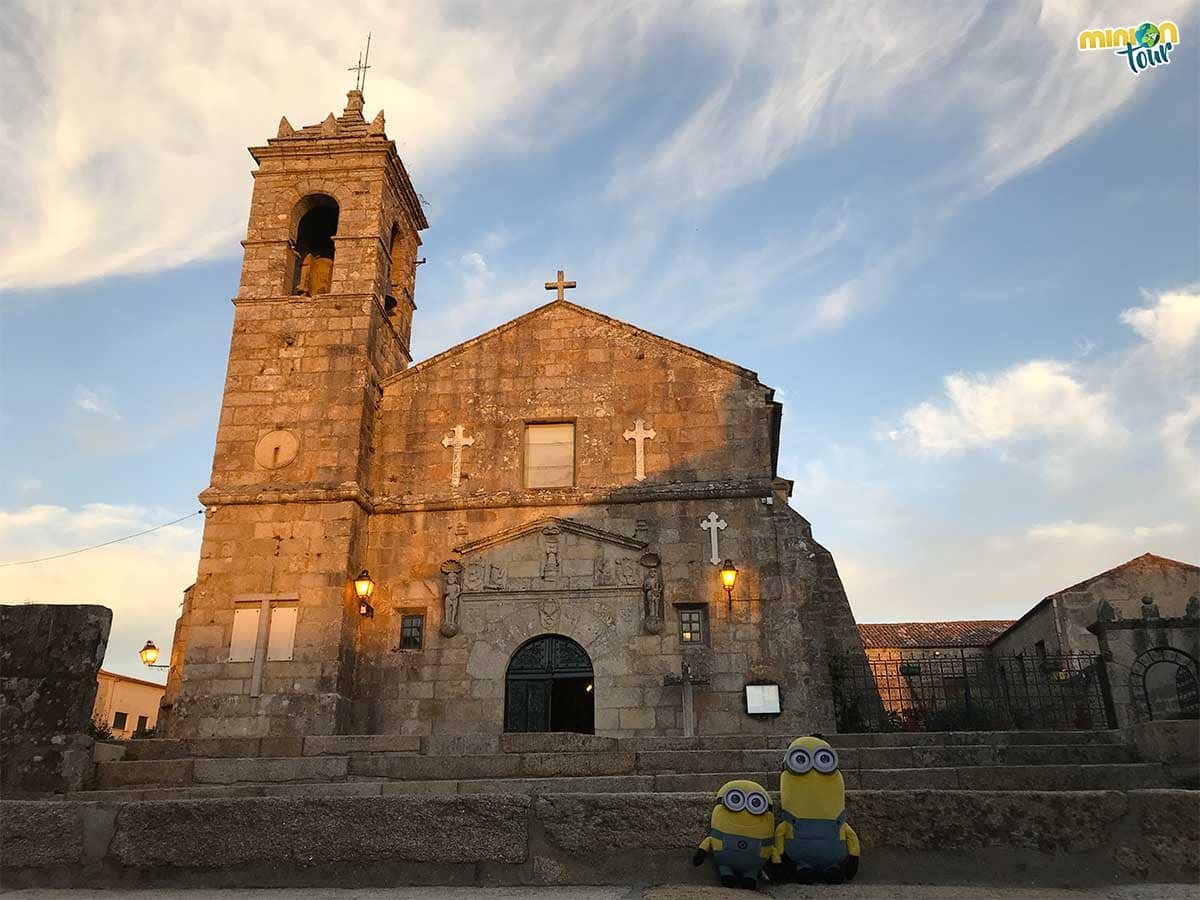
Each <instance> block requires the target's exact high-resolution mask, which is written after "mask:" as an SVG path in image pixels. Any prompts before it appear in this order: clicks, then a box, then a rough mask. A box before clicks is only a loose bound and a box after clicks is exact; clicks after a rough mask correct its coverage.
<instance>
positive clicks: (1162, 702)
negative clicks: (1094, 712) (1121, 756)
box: [1089, 617, 1200, 728]
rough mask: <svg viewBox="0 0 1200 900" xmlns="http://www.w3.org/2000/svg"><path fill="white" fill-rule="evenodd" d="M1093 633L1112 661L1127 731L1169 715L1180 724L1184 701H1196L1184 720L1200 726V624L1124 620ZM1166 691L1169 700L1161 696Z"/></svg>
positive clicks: (1116, 702)
mask: <svg viewBox="0 0 1200 900" xmlns="http://www.w3.org/2000/svg"><path fill="white" fill-rule="evenodd" d="M1089 630H1090V631H1091V632H1092V633H1093V634H1094V635H1096V637H1097V639H1098V641H1099V645H1100V652H1101V653H1102V654H1103V655H1104V658H1105V660H1106V661H1107V670H1108V678H1109V684H1110V689H1111V696H1112V702H1113V706H1114V707H1115V712H1116V717H1117V723H1118V725H1119V726H1120V727H1121V728H1130V727H1132V726H1133V725H1135V724H1137V723H1138V722H1146V721H1150V720H1153V719H1156V718H1163V717H1164V715H1170V716H1173V717H1176V718H1178V717H1180V710H1179V708H1178V707H1179V701H1180V700H1183V702H1184V703H1188V702H1189V700H1190V710H1184V711H1183V714H1182V717H1185V718H1188V719H1191V720H1192V724H1193V726H1194V725H1195V724H1196V720H1197V719H1200V703H1197V695H1198V693H1200V619H1198V618H1191V617H1176V618H1152V619H1119V620H1117V621H1112V622H1096V623H1095V624H1093V625H1092V627H1091V628H1090V629H1089ZM1177 678H1178V680H1177ZM1163 690H1165V692H1166V693H1167V695H1168V696H1156V692H1158V691H1163ZM1188 695H1190V697H1189V696H1188Z"/></svg>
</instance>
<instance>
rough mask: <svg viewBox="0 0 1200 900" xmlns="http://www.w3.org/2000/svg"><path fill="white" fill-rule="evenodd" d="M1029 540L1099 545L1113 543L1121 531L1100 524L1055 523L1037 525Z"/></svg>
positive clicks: (1030, 531)
mask: <svg viewBox="0 0 1200 900" xmlns="http://www.w3.org/2000/svg"><path fill="white" fill-rule="evenodd" d="M1028 535H1029V538H1030V539H1031V540H1034V541H1047V540H1049V541H1084V542H1086V543H1097V542H1102V541H1111V540H1113V539H1114V538H1118V537H1120V536H1121V529H1120V528H1117V527H1116V526H1113V525H1102V524H1100V523H1098V522H1072V521H1070V520H1067V521H1065V522H1055V523H1054V524H1052V525H1035V526H1034V527H1032V528H1030V529H1029V532H1028Z"/></svg>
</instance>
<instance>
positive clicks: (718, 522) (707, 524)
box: [700, 512, 729, 566]
mask: <svg viewBox="0 0 1200 900" xmlns="http://www.w3.org/2000/svg"><path fill="white" fill-rule="evenodd" d="M728 524H729V523H728V522H726V521H725V520H724V519H722V518H721V517H720V516H718V515H717V514H716V513H715V512H710V513H709V514H708V517H707V518H705V519H701V520H700V527H701V528H703V529H704V530H705V531H707V532H708V536H709V538H711V539H712V556H710V557H709V560H708V561H709V562H711V563H712V564H713V565H714V566H719V565H720V564H721V554H720V552H719V551H720V548H719V546H718V544H717V532H718V531H724V530H725V526H726V525H728Z"/></svg>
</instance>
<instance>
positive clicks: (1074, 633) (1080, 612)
mask: <svg viewBox="0 0 1200 900" xmlns="http://www.w3.org/2000/svg"><path fill="white" fill-rule="evenodd" d="M1198 595H1200V566H1195V565H1192V564H1191V563H1185V562H1180V561H1178V560H1174V559H1167V558H1166V557H1165V556H1157V555H1155V554H1153V553H1143V554H1142V555H1141V556H1137V557H1134V558H1133V559H1131V560H1129V561H1128V562H1124V563H1121V565H1119V566H1115V567H1113V568H1111V569H1108V570H1107V571H1104V572H1101V573H1100V574H1098V575H1093V576H1092V577H1090V578H1085V579H1084V580H1083V581H1081V582H1079V583H1078V584H1073V585H1071V586H1070V587H1066V588H1063V589H1062V590H1058V591H1055V592H1054V593H1053V594H1049V595H1047V596H1046V597H1044V598H1042V600H1040V601H1039V602H1038V603H1036V604H1034V606H1032V607H1031V608H1030V609H1029V611H1028V612H1027V613H1025V615H1023V616H1021V618H1020V619H1018V620H1017V621H1016V622H1014V623H1013V624H1012V625H1011V626H1010V627H1009V628H1008V629H1006V630H1005V631H1004V632H1003V633H1002V634H1000V635H999V636H998V637H997V638H996V639H995V641H993V642H992V647H991V649H992V652H993V653H995V654H996V655H998V656H1017V655H1018V654H1024V655H1026V656H1029V657H1031V658H1036V657H1047V656H1050V657H1056V656H1069V655H1071V654H1075V653H1096V652H1097V651H1098V650H1099V645H1098V644H1097V641H1096V636H1095V635H1094V634H1093V633H1092V632H1091V631H1090V630H1089V627H1090V626H1091V625H1092V624H1093V623H1094V622H1095V621H1096V620H1097V619H1098V618H1100V617H1101V616H1100V607H1101V605H1102V604H1103V605H1105V606H1106V608H1107V612H1106V613H1105V614H1106V615H1109V614H1111V616H1112V618H1114V619H1137V618H1140V617H1141V615H1142V606H1143V603H1142V601H1143V600H1144V599H1149V600H1150V601H1151V603H1153V604H1154V605H1155V607H1156V608H1157V610H1158V615H1161V616H1163V617H1165V618H1172V617H1177V616H1182V615H1183V614H1184V613H1185V611H1186V610H1187V606H1188V602H1189V600H1190V599H1191V598H1193V597H1196V596H1198Z"/></svg>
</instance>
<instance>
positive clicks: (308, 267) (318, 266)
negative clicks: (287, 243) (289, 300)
mask: <svg viewBox="0 0 1200 900" xmlns="http://www.w3.org/2000/svg"><path fill="white" fill-rule="evenodd" d="M296 212H297V213H298V217H299V222H298V223H297V225H296V242H295V245H296V274H295V277H294V278H293V279H292V293H293V294H303V295H307V296H310V297H313V296H316V295H317V294H327V293H329V288H330V285H331V284H332V283H333V253H334V242H333V237H334V235H335V234H337V227H338V205H337V201H336V200H334V199H333V198H332V197H330V196H328V195H326V194H311V195H309V196H308V197H305V198H304V199H303V200H301V201H300V204H299V205H298V206H297V208H296Z"/></svg>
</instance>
